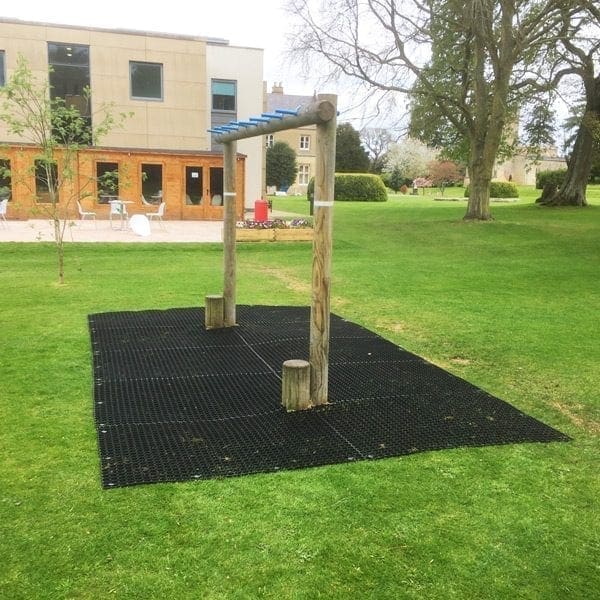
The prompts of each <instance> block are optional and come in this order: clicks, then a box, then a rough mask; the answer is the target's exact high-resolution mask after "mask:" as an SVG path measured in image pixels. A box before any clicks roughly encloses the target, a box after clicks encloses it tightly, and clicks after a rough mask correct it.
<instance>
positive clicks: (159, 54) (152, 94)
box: [0, 18, 264, 218]
mask: <svg viewBox="0 0 600 600" xmlns="http://www.w3.org/2000/svg"><path fill="white" fill-rule="evenodd" d="M19 55H22V56H24V57H25V59H26V60H27V61H28V64H29V66H30V68H31V70H32V72H33V74H34V76H35V77H36V78H37V79H38V80H40V81H44V80H48V78H49V83H50V86H51V94H52V95H54V96H60V97H62V98H64V99H65V101H66V103H67V104H71V105H75V106H77V107H78V108H79V109H80V112H81V114H83V115H84V116H86V118H88V119H89V120H90V121H91V122H92V125H93V122H94V119H95V116H94V113H95V111H97V110H98V108H99V107H101V106H102V105H103V104H111V105H112V106H113V108H112V111H113V112H114V113H115V114H116V113H120V112H123V113H131V115H132V116H131V117H130V118H128V119H126V120H125V122H124V125H123V127H122V128H117V129H114V130H113V131H111V132H110V134H109V135H107V136H106V137H105V138H103V139H102V140H101V144H102V146H101V148H96V147H92V148H90V152H89V153H88V156H87V158H86V160H87V161H88V162H89V163H90V165H91V166H89V170H91V172H92V175H93V176H94V177H95V176H97V175H99V174H101V173H102V172H104V171H105V170H106V169H109V168H113V169H114V170H115V171H118V173H119V175H120V176H121V180H122V181H121V183H122V185H121V188H122V189H120V190H119V195H120V196H123V197H127V198H129V199H130V200H131V201H132V202H134V203H135V204H136V205H137V204H139V203H140V202H141V196H142V195H144V196H145V197H146V196H151V197H155V198H160V197H162V198H164V199H165V202H166V203H167V214H168V216H170V217H171V218H219V215H220V214H221V212H222V206H221V203H222V193H223V192H222V185H223V182H222V152H221V149H220V148H219V147H218V146H217V145H215V144H214V142H213V139H212V136H211V134H209V133H208V132H207V130H208V129H210V128H211V126H213V125H215V124H219V123H223V122H228V121H230V120H236V119H238V118H247V117H248V116H250V115H254V114H260V113H261V112H262V111H263V106H264V98H263V83H262V79H263V50H262V49H258V48H242V47H236V46H230V45H229V43H228V42H227V41H226V40H223V39H216V38H205V37H194V36H184V35H174V34H168V33H164V34H163V33H154V32H144V31H133V30H118V29H116V30H108V29H99V28H93V27H76V26H62V25H54V24H48V23H35V22H25V21H19V20H14V19H3V18H0V85H5V84H6V82H7V81H8V79H9V78H10V76H11V73H12V72H13V70H14V69H15V67H16V64H17V60H18V57H19ZM49 67H50V68H51V71H50V73H49ZM87 86H89V88H90V89H91V102H90V103H87V102H86V100H85V97H84V93H83V90H84V88H85V87H87ZM0 143H2V144H4V145H8V146H9V148H13V150H14V149H15V148H16V147H17V146H19V145H22V144H23V143H24V139H23V138H22V137H21V136H18V135H14V134H10V133H8V131H7V130H6V128H5V127H3V125H2V124H0ZM237 148H238V155H239V158H238V163H239V164H238V167H239V176H240V177H241V180H240V182H239V185H238V189H239V192H240V193H239V196H240V197H241V199H242V202H243V204H242V207H241V212H242V213H243V208H244V205H245V206H247V207H252V206H253V202H254V200H255V199H256V198H260V197H261V194H262V191H263V175H262V174H263V161H264V141H263V140H262V139H261V138H259V137H258V138H252V139H247V140H242V141H240V142H238V146H237ZM132 157H133V158H132ZM3 160H5V161H7V160H8V161H10V160H11V157H10V156H8V158H6V157H5V158H4V159H3ZM15 161H17V162H18V159H17V158H16V157H15V155H14V152H13V162H15ZM90 161H91V162H90ZM14 169H15V165H14V164H13V165H12V166H11V171H14ZM103 170H104V171H103ZM125 172H127V179H128V184H127V187H125V182H124V179H125V178H124V177H123V176H122V175H123V174H124V173H125ZM13 179H14V178H13ZM0 183H3V184H6V182H0ZM9 184H10V182H9ZM0 187H1V186H0ZM12 187H13V189H12V194H11V199H15V198H16V197H17V196H19V193H21V194H22V195H23V194H25V191H24V190H25V188H26V187H27V186H24V187H23V186H22V187H21V188H19V186H17V185H16V184H14V182H13V186H12ZM29 187H35V185H34V182H32V185H31V186H29ZM15 188H17V189H15ZM93 191H94V193H93V194H92V196H93V198H92V199H87V198H86V201H85V202H86V204H87V208H89V209H94V210H96V209H98V210H99V211H100V212H102V210H103V205H104V204H106V202H105V201H104V200H103V194H102V190H101V189H98V187H97V186H96V187H95V188H94V190H93ZM30 195H31V194H30ZM41 196H42V194H41V192H40V193H39V194H38V198H37V200H36V201H39V197H41ZM20 200H21V205H23V203H25V204H27V202H26V201H24V198H20ZM15 205H16V203H15ZM9 215H10V210H9Z"/></svg>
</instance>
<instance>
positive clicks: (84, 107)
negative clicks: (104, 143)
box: [48, 42, 92, 144]
mask: <svg viewBox="0 0 600 600" xmlns="http://www.w3.org/2000/svg"><path fill="white" fill-rule="evenodd" d="M48 65H49V66H50V74H49V82H50V97H51V98H52V99H53V100H54V99H56V98H62V99H63V100H64V102H65V105H66V106H73V107H75V108H76V109H77V111H78V112H79V114H80V115H81V116H82V117H83V118H84V122H85V127H84V130H83V131H81V132H80V135H79V136H77V138H76V139H75V140H72V141H77V142H79V143H81V144H90V143H92V140H91V125H92V119H91V107H90V102H89V94H88V93H86V90H87V89H88V88H89V86H90V49H89V47H88V46H80V45H76V44H63V43H58V42H48ZM68 125H69V123H62V126H63V127H62V128H61V129H67V130H68V129H69V127H68ZM59 131H60V129H59V128H58V127H57V128H55V130H54V133H55V135H57V136H58V137H59V138H60V137H62V136H61V135H60V134H59Z"/></svg>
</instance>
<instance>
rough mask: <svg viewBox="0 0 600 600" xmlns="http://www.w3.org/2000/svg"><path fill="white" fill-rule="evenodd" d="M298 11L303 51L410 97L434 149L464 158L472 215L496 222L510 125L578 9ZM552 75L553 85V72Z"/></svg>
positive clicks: (297, 43)
mask: <svg viewBox="0 0 600 600" xmlns="http://www.w3.org/2000/svg"><path fill="white" fill-rule="evenodd" d="M584 1H585V0H584ZM290 10H291V12H292V14H293V16H294V18H295V20H296V23H297V24H298V32H300V31H301V32H302V34H301V35H295V36H291V39H292V40H293V41H292V42H291V44H292V49H293V50H295V51H296V52H297V53H300V54H301V55H303V56H305V57H306V58H307V59H308V60H311V59H312V60H314V57H315V56H318V57H322V58H324V59H325V60H326V61H327V63H328V65H329V67H330V69H331V71H332V73H331V76H332V77H336V76H338V77H341V76H344V77H351V78H353V79H355V80H357V81H359V82H361V83H363V84H366V85H368V86H370V87H371V88H372V89H373V90H379V91H383V92H390V91H391V92H401V93H405V94H410V95H411V96H412V98H413V100H414V102H415V103H416V104H420V106H421V112H422V119H421V123H430V124H431V127H430V128H429V130H428V135H429V138H428V140H427V141H428V143H436V142H437V141H438V140H437V139H435V138H434V136H436V135H437V136H438V137H439V140H440V141H441V140H444V142H445V143H444V145H448V146H452V147H453V148H455V149H456V150H459V149H460V153H461V154H462V156H463V157H464V158H466V162H467V164H468V167H469V175H470V179H471V194H470V197H469V202H468V206H467V213H466V215H465V218H467V219H482V220H485V219H489V218H491V214H490V209H489V186H490V182H491V178H492V173H493V167H494V162H495V159H496V156H497V154H498V152H499V150H500V148H501V144H502V139H503V137H502V136H503V131H504V129H505V125H506V123H507V122H510V121H511V120H512V119H514V115H515V111H516V106H517V105H518V103H519V102H520V101H521V100H522V99H523V98H525V97H527V95H529V94H531V93H532V92H533V91H539V90H540V89H542V88H543V85H542V84H543V83H544V82H543V81H541V79H540V75H539V74H538V72H537V70H534V66H535V67H537V65H538V64H539V63H540V62H541V58H542V57H546V58H548V57H550V55H551V51H552V50H551V49H552V48H554V47H555V46H556V44H557V43H558V41H559V40H561V39H565V38H568V37H569V35H570V33H571V29H572V25H571V18H572V16H573V15H574V14H575V13H576V12H577V10H578V9H577V8H575V7H574V3H573V2H572V1H571V0H425V1H423V0H330V2H328V3H326V4H322V5H320V8H319V9H316V8H314V4H313V3H312V2H310V0H291V1H290ZM550 63H551V65H554V64H555V63H554V62H552V61H550ZM545 75H547V77H546V84H547V85H548V86H550V85H551V84H552V82H553V76H554V75H555V73H554V72H548V73H547V74H545ZM434 125H436V127H434ZM448 140H453V141H454V144H449V143H448ZM461 144H464V146H463V147H462V148H460V145H461ZM453 158H457V156H456V155H455V156H453Z"/></svg>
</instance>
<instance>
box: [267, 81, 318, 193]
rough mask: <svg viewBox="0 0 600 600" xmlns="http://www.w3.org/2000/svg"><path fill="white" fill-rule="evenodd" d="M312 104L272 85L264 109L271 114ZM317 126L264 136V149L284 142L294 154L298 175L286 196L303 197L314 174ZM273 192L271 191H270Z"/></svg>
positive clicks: (304, 98) (305, 97)
mask: <svg viewBox="0 0 600 600" xmlns="http://www.w3.org/2000/svg"><path fill="white" fill-rule="evenodd" d="M311 102H313V98H312V96H296V95H293V94H284V93H283V86H282V85H281V83H279V84H274V85H273V87H272V89H271V92H270V93H267V94H266V109H267V111H268V112H273V111H274V110H276V109H278V108H282V109H289V110H295V109H297V108H298V107H299V106H306V105H307V104H310V103H311ZM316 134H317V126H316V125H308V126H306V127H300V128H298V129H288V130H286V131H280V132H277V133H273V134H270V135H267V136H266V139H265V147H269V146H272V145H273V144H274V143H275V142H285V143H286V144H288V145H289V146H290V147H291V148H292V149H293V150H294V152H295V153H296V162H297V164H298V175H297V176H296V181H295V182H294V183H293V184H292V185H291V186H290V188H289V189H288V190H287V193H288V195H304V194H306V189H307V187H308V182H309V181H310V178H311V177H314V174H315V161H316V156H317V155H316ZM270 191H273V190H270Z"/></svg>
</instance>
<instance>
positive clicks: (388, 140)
mask: <svg viewBox="0 0 600 600" xmlns="http://www.w3.org/2000/svg"><path fill="white" fill-rule="evenodd" d="M360 139H361V140H362V143H363V145H364V147H365V148H366V149H367V153H368V154H369V161H370V165H369V171H370V172H371V173H377V174H378V175H380V174H381V172H382V171H383V169H384V168H385V158H386V154H387V152H388V150H389V149H390V146H391V145H392V144H393V143H394V142H395V141H396V139H397V138H394V136H393V135H392V133H391V131H390V130H389V129H386V128H384V127H365V128H364V129H362V130H361V132H360Z"/></svg>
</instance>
